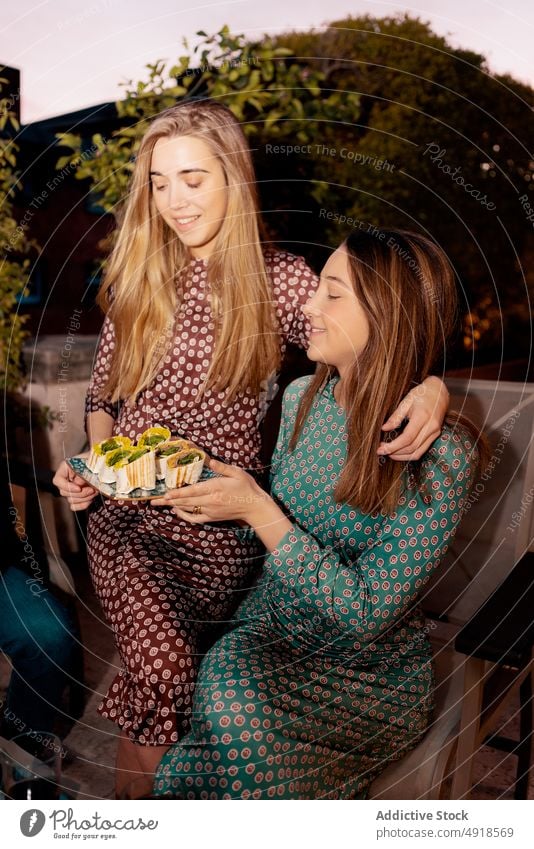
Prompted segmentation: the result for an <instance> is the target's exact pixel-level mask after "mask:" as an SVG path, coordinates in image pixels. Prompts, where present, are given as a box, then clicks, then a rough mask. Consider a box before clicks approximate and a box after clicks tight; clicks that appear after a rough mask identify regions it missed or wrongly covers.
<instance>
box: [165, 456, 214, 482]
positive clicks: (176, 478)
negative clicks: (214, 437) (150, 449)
mask: <svg viewBox="0 0 534 849" xmlns="http://www.w3.org/2000/svg"><path fill="white" fill-rule="evenodd" d="M205 459H206V455H205V453H204V451H201V450H200V448H186V449H185V450H184V451H179V452H178V454H171V456H170V457H169V459H168V460H167V470H166V472H165V484H166V486H167V489H176V488H177V487H179V486H184V485H185V484H191V483H196V482H197V481H198V479H199V478H200V475H201V474H202V469H203V468H204V460H205Z"/></svg>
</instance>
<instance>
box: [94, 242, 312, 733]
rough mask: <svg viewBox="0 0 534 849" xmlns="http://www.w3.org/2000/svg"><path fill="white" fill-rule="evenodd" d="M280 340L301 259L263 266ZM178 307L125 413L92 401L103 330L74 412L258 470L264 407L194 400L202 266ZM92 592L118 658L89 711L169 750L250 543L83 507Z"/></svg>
mask: <svg viewBox="0 0 534 849" xmlns="http://www.w3.org/2000/svg"><path fill="white" fill-rule="evenodd" d="M266 264H267V269H268V271H269V273H270V277H271V280H272V286H273V298H274V302H275V305H276V311H277V316H278V320H279V325H280V331H281V345H282V351H283V350H285V346H286V344H287V343H288V342H293V343H295V344H298V345H300V346H301V347H305V345H306V342H307V335H306V323H305V319H304V317H303V315H302V312H301V305H302V304H303V303H305V302H306V301H307V300H308V298H309V297H310V296H311V294H312V293H313V291H314V290H315V288H316V286H317V278H316V277H315V275H314V274H313V272H312V271H311V270H310V269H309V268H308V267H307V266H306V264H305V263H304V261H303V260H302V259H299V258H297V257H293V256H291V255H290V254H287V253H284V252H281V251H270V252H268V253H267V254H266ZM177 285H178V286H179V292H180V297H179V307H178V308H177V314H176V316H175V319H174V329H173V340H172V344H171V346H170V349H169V352H168V354H167V355H166V357H165V358H164V360H163V362H162V364H161V368H160V370H159V372H158V375H157V376H156V378H155V380H154V382H153V383H152V385H151V386H149V387H148V388H147V390H146V391H145V392H143V393H142V394H141V395H140V396H139V398H138V400H137V403H136V404H135V406H131V405H128V404H122V405H119V408H118V409H117V407H116V406H115V405H112V404H109V403H107V402H106V401H103V400H101V399H100V398H99V393H100V390H101V389H102V387H103V385H104V383H105V380H106V376H107V374H108V371H109V367H110V364H111V358H112V356H113V350H114V345H115V339H114V332H113V326H112V324H111V323H110V321H109V319H107V318H106V321H105V323H104V327H103V330H102V334H101V338H100V343H99V347H98V350H97V356H96V361H95V367H94V370H93V374H92V378H91V381H90V385H89V388H88V393H87V398H86V412H87V413H89V412H93V411H95V410H104V411H105V412H107V413H108V414H109V415H111V416H113V417H114V418H115V419H116V420H115V425H114V428H113V432H114V433H121V434H123V435H125V436H129V437H131V438H132V439H135V438H137V437H138V436H139V435H140V434H141V433H142V432H143V431H144V430H145V429H146V428H147V427H151V426H153V425H165V426H167V427H169V428H170V430H171V432H172V434H173V435H180V436H184V437H187V438H188V439H192V440H193V441H195V442H197V443H198V444H199V445H201V446H202V447H204V448H205V449H206V450H207V451H208V453H210V454H211V455H213V456H215V457H219V458H220V459H222V460H223V461H224V462H226V463H233V464H236V465H239V466H241V467H243V468H247V469H249V470H252V471H254V470H256V469H259V467H260V462H259V458H258V455H259V450H260V436H259V431H258V421H259V419H260V417H261V415H262V413H263V406H264V403H265V399H262V398H258V397H255V396H253V395H251V394H246V393H243V394H241V395H240V396H239V397H238V398H237V399H236V401H235V402H233V403H232V404H231V405H225V404H224V399H223V395H222V394H221V393H218V392H213V391H208V392H206V393H205V394H204V396H203V397H202V399H201V400H197V391H198V387H199V385H200V384H201V382H202V381H203V380H204V378H205V376H206V373H207V371H208V368H209V364H210V361H211V354H212V349H213V341H214V327H213V322H212V319H211V314H210V297H209V285H208V280H207V263H206V262H205V261H203V260H194V261H192V262H191V263H190V264H189V266H188V267H187V268H186V269H185V270H184V272H183V273H182V274H181V275H180V276H179V280H178V281H177ZM88 554H89V564H90V571H91V576H92V580H93V583H94V586H95V589H96V592H97V595H98V597H99V599H100V602H101V604H102V608H103V611H104V614H105V616H106V619H107V622H108V623H109V625H110V627H111V629H112V631H113V634H114V637H115V640H116V643H117V646H118V649H119V653H120V657H121V663H122V668H121V670H120V671H119V673H118V674H117V676H116V678H115V680H114V681H113V683H112V685H111V688H110V690H109V692H108V693H107V695H106V696H105V698H104V700H103V702H102V704H101V705H100V707H99V712H100V713H101V714H102V715H103V716H104V717H107V718H108V719H111V720H112V721H113V722H115V723H116V724H117V725H118V726H119V727H120V728H121V729H122V730H123V731H124V732H125V733H126V734H127V735H128V736H129V738H130V739H131V740H133V741H135V742H138V743H140V744H143V745H170V744H171V743H173V742H175V741H176V740H178V739H179V737H180V736H181V735H182V734H183V733H184V732H185V731H186V730H187V729H188V728H189V724H190V716H191V699H192V694H193V690H194V685H195V680H196V677H197V672H198V666H199V663H200V660H201V658H202V655H203V653H204V652H205V650H206V648H207V647H208V646H209V645H210V644H211V643H212V642H213V641H214V639H215V634H216V633H217V629H218V628H220V626H221V623H224V622H225V621H227V620H228V619H230V618H231V617H232V615H233V613H234V611H235V609H236V607H237V606H238V604H239V603H240V601H241V600H242V598H243V595H244V593H245V592H246V591H247V590H248V589H249V587H250V585H251V582H252V581H253V580H254V578H255V576H256V575H257V573H258V568H259V566H260V565H261V553H260V547H259V545H258V543H257V541H256V539H255V537H254V535H251V534H247V533H246V532H243V531H242V530H241V529H239V528H238V527H237V526H232V525H231V523H229V524H228V525H227V526H221V525H213V526H199V525H189V524H187V523H185V522H183V521H182V520H180V519H179V518H178V517H177V516H176V514H175V513H174V512H172V510H170V509H169V508H156V507H151V505H150V502H144V503H143V502H141V503H135V502H127V501H109V500H100V499H98V500H97V499H95V501H94V502H93V504H92V506H91V508H90V512H89V522H88Z"/></svg>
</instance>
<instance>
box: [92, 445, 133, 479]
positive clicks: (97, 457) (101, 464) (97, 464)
mask: <svg viewBox="0 0 534 849" xmlns="http://www.w3.org/2000/svg"><path fill="white" fill-rule="evenodd" d="M131 444H132V440H131V439H129V438H128V437H127V436H110V437H109V439H103V440H102V441H101V442H97V443H96V444H95V445H93V447H92V448H91V453H90V454H89V457H88V458H87V462H86V465H87V468H88V469H89V471H90V472H93V473H94V474H95V475H98V476H99V477H100V475H101V473H102V472H103V471H104V468H105V465H106V456H107V455H108V454H110V453H111V452H112V451H116V450H117V449H118V448H127V447H129V446H131ZM113 480H114V478H113Z"/></svg>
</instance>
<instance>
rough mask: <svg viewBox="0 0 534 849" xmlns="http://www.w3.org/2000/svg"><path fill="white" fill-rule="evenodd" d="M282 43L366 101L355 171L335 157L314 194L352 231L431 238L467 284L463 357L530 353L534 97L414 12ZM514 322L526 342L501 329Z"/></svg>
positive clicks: (331, 229)
mask: <svg viewBox="0 0 534 849" xmlns="http://www.w3.org/2000/svg"><path fill="white" fill-rule="evenodd" d="M276 43H277V44H278V45H280V46H283V47H285V48H287V49H289V50H291V52H292V54H293V56H295V57H297V56H298V57H302V58H301V61H306V62H308V63H309V65H310V66H311V67H312V68H314V69H319V70H320V71H321V73H322V74H323V75H324V78H325V80H326V83H327V85H328V86H329V87H331V88H332V89H336V90H345V91H350V92H351V93H356V94H358V96H359V97H360V106H361V108H360V113H359V118H358V122H357V123H355V125H354V128H353V130H354V142H353V144H354V153H355V154H360V156H359V158H358V160H357V163H355V159H347V158H342V157H341V156H338V157H337V158H336V157H330V162H329V164H328V166H327V169H326V170H329V171H330V175H331V177H330V179H325V180H324V182H323V183H321V184H320V185H319V186H318V187H317V188H316V189H315V191H314V194H315V196H316V197H317V198H318V199H319V200H320V201H321V202H322V203H323V204H324V205H325V206H328V207H329V208H330V209H333V210H335V211H341V212H343V214H345V215H347V216H350V217H352V218H353V219H355V220H356V221H357V222H360V221H368V222H372V223H373V224H380V225H386V226H404V227H407V228H412V229H413V228H414V227H415V228H417V229H419V228H422V229H423V230H425V231H426V232H428V233H429V234H430V235H431V236H432V237H433V238H434V239H436V241H438V242H439V243H440V244H441V245H442V247H444V249H445V250H446V251H447V253H448V255H449V257H450V259H451V261H452V263H453V265H454V267H455V269H456V272H457V274H458V278H459V280H460V283H461V287H462V302H463V303H462V310H463V312H464V315H465V320H464V339H463V343H464V347H465V349H467V350H468V351H469V350H472V349H473V348H474V347H486V348H487V349H488V353H493V354H496V353H498V352H499V350H500V346H501V345H502V344H503V340H504V343H505V344H508V346H509V352H510V353H515V352H523V351H525V352H526V351H528V350H529V346H530V332H529V327H530V325H529V322H530V295H531V294H532V289H531V285H529V281H528V279H527V276H526V274H525V270H524V269H525V259H526V256H527V253H528V252H529V251H531V250H532V242H533V229H532V223H531V222H529V221H528V220H527V216H526V214H525V207H524V206H523V207H522V206H521V202H520V198H521V197H522V196H524V194H525V193H526V194H529V196H530V199H531V201H530V202H531V205H533V200H532V198H533V197H534V195H533V194H532V188H533V185H532V180H533V179H534V161H533V155H532V151H531V150H530V149H529V141H530V139H531V138H532V132H531V129H532V104H533V91H532V89H531V88H529V87H528V86H526V85H522V84H521V83H519V82H517V81H516V80H514V79H512V78H511V77H509V76H498V75H491V74H490V72H489V70H488V67H487V64H486V62H485V59H484V57H483V56H481V55H478V54H476V53H473V52H471V51H466V50H460V49H455V48H453V47H451V45H450V44H449V43H448V42H447V40H446V39H445V38H442V37H441V36H438V35H436V34H435V33H433V32H432V30H431V29H430V26H429V25H428V24H426V23H424V22H422V21H420V20H418V19H414V18H412V17H410V16H407V15H405V16H401V17H387V18H380V19H377V18H372V17H369V16H364V17H358V18H349V19H346V20H341V21H337V22H334V23H332V24H330V26H329V27H328V28H327V29H325V30H324V31H321V32H311V33H288V34H285V35H282V36H280V37H278V38H277V39H276ZM337 150H338V153H339V152H340V150H341V144H339V145H337ZM365 157H367V159H365ZM373 157H374V159H373ZM376 160H382V161H385V162H386V163H388V165H389V166H391V167H381V168H377V167H376V165H373V162H375V161H376ZM366 162H367V163H370V164H367V165H366V164H365V163H366ZM336 238H338V227H336V225H335V223H333V224H332V225H330V226H328V223H327V240H329V241H330V240H333V241H335V240H336ZM530 283H531V281H530ZM499 317H500V319H501V320H502V326H501V321H499V320H498V318H499ZM518 321H520V322H521V323H522V325H523V328H524V331H525V332H524V335H523V338H522V339H521V334H517V332H515V333H513V334H512V333H511V332H508V333H507V332H506V331H507V330H508V331H510V330H511V327H512V326H515V328H516V329H517V322H518ZM521 345H523V351H521V350H520V349H521Z"/></svg>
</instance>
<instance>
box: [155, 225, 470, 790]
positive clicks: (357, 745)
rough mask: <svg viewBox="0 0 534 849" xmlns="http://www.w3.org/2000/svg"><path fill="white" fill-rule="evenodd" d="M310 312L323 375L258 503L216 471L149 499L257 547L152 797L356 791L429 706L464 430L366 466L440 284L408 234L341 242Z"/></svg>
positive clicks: (416, 366) (450, 295) (426, 358)
mask: <svg viewBox="0 0 534 849" xmlns="http://www.w3.org/2000/svg"><path fill="white" fill-rule="evenodd" d="M304 312H305V314H306V316H307V317H308V319H309V323H310V331H309V349H308V356H309V357H310V359H312V360H314V361H316V362H317V363H318V366H317V369H316V372H315V375H314V376H313V377H305V378H301V379H299V380H297V381H295V382H294V383H292V384H291V385H290V386H289V388H288V389H287V390H286V393H285V395H284V404H283V414H282V423H281V428H280V434H279V437H278V443H277V447H276V451H275V455H274V458H273V466H272V477H271V495H268V494H267V493H265V492H263V491H262V490H261V489H260V487H259V486H258V484H257V483H256V481H255V480H254V479H253V478H252V477H251V476H250V475H247V473H246V472H244V471H243V470H242V469H237V468H235V467H232V466H226V465H225V464H222V463H218V462H212V463H211V468H212V470H213V471H214V472H215V473H217V475H219V477H214V478H213V479H211V480H209V481H206V482H204V483H200V484H196V485H195V486H192V487H186V488H185V489H184V490H176V491H174V492H172V493H168V495H167V497H166V498H165V499H164V500H162V501H161V502H160V503H169V504H174V505H175V506H176V508H177V511H178V515H179V516H181V517H182V518H183V519H184V520H186V521H189V522H191V523H192V524H195V523H201V522H213V521H221V520H227V519H230V518H232V519H239V520H243V521H245V522H247V523H248V524H249V525H250V526H251V527H252V528H253V529H254V530H255V532H256V534H257V536H258V537H259V538H260V539H261V540H262V542H263V543H264V545H265V548H266V549H267V552H268V556H267V558H266V560H265V563H264V568H263V575H262V577H261V578H260V581H259V583H258V585H257V587H256V588H254V589H253V590H252V591H251V593H250V594H249V596H248V597H247V598H246V599H245V601H244V602H243V603H242V604H241V606H240V607H239V609H238V610H237V612H236V615H235V618H236V620H238V621H239V624H238V625H237V627H235V628H234V630H231V631H229V632H228V633H227V634H226V635H225V636H224V637H222V638H221V639H220V640H219V641H218V642H217V643H216V644H215V645H214V646H213V647H212V648H211V649H210V651H209V652H208V653H207V655H206V657H205V659H204V660H203V662H202V664H201V666H200V670H199V676H198V682H197V687H196V691H195V697H194V703H193V724H192V729H191V731H190V732H189V734H187V735H186V736H185V737H184V738H183V739H182V740H181V741H180V742H179V743H177V744H176V745H174V746H173V747H172V748H171V749H170V750H169V752H168V753H167V755H166V756H165V757H164V758H163V760H162V763H161V765H160V768H159V770H158V772H157V774H156V782H155V788H156V792H157V793H158V794H160V795H169V796H175V797H178V798H183V799H196V798H202V799H221V798H222V799H236V798H239V799H245V798H254V799H256V798H257V799H263V798H282V799H288V798H291V799H319V798H320V799H326V798H330V799H334V798H335V799H344V798H363V797H365V795H366V790H367V788H368V786H369V784H370V782H371V781H372V780H373V779H374V778H375V777H376V776H377V774H378V773H379V772H380V771H381V770H382V769H383V768H384V767H385V766H386V765H387V763H388V762H390V761H392V760H396V759H398V758H400V757H402V755H403V754H404V753H406V752H407V751H408V750H409V749H411V748H412V747H413V746H415V744H416V743H417V742H418V740H419V739H420V738H421V736H422V734H423V733H424V731H425V728H426V726H427V724H428V721H429V717H430V715H431V711H432V694H433V679H432V658H431V649H430V645H429V643H428V639H427V636H426V631H425V628H424V619H423V616H422V614H421V613H420V611H419V610H418V606H417V602H418V599H419V598H420V596H421V594H422V593H423V592H424V588H425V585H426V583H427V581H428V579H429V578H430V576H431V575H432V573H433V572H434V571H435V569H436V568H437V566H438V564H439V562H440V560H441V558H442V557H443V555H444V553H445V551H446V549H447V546H448V545H449V543H450V541H451V539H452V537H453V536H454V533H455V529H456V527H457V525H458V523H459V521H460V518H461V515H462V506H463V504H464V503H465V501H466V498H467V496H468V494H469V489H470V486H471V483H472V477H473V472H474V469H475V467H476V460H477V455H476V450H475V448H474V438H473V437H474V433H473V434H472V433H470V431H469V428H466V427H465V426H463V425H461V424H460V423H459V422H453V421H452V420H451V422H450V423H449V424H448V425H446V426H445V427H444V428H443V432H442V434H441V437H440V438H439V439H438V440H437V441H436V442H435V443H434V445H433V446H432V447H431V449H430V450H429V451H428V452H427V453H426V454H425V455H424V456H423V457H422V459H421V461H420V462H418V463H410V464H406V465H403V464H400V463H392V462H391V460H389V459H387V458H386V459H384V460H383V462H379V460H378V458H377V456H376V455H377V450H378V449H379V446H380V443H381V430H382V422H383V421H384V420H385V419H386V418H387V416H388V415H389V412H390V411H391V410H393V409H394V408H395V407H396V406H397V404H398V403H399V402H400V400H401V399H402V397H403V396H404V395H405V394H406V392H407V390H408V389H409V387H410V386H411V385H413V383H414V382H415V383H417V382H419V381H421V380H424V378H425V377H426V375H427V374H428V373H429V371H430V370H431V369H432V368H433V367H434V368H435V367H436V365H439V364H440V362H441V363H442V362H443V346H444V341H445V340H446V338H447V335H448V333H449V331H450V329H451V327H452V324H453V320H454V316H455V285H454V278H453V274H452V271H451V269H450V267H449V265H448V263H447V260H446V258H445V256H444V255H443V253H442V252H441V250H439V249H438V247H437V246H436V245H434V244H433V243H432V242H430V241H429V240H428V239H426V238H425V237H423V236H421V235H417V234H414V233H407V232H400V231H379V232H377V233H374V234H373V235H371V234H363V233H357V234H353V235H351V236H349V238H348V239H347V240H346V242H345V243H344V244H343V245H342V246H341V247H340V248H339V249H338V250H337V251H336V252H335V253H334V254H333V255H332V257H331V258H330V260H329V261H328V263H327V264H326V266H325V268H324V269H323V272H322V275H321V280H320V285H319V288H318V290H317V292H316V294H315V295H314V296H313V297H312V298H311V300H310V301H309V302H308V304H307V305H306V306H305V308H304ZM193 508H196V509H195V510H194V514H192V513H191V512H190V511H191V510H192V509H193Z"/></svg>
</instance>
